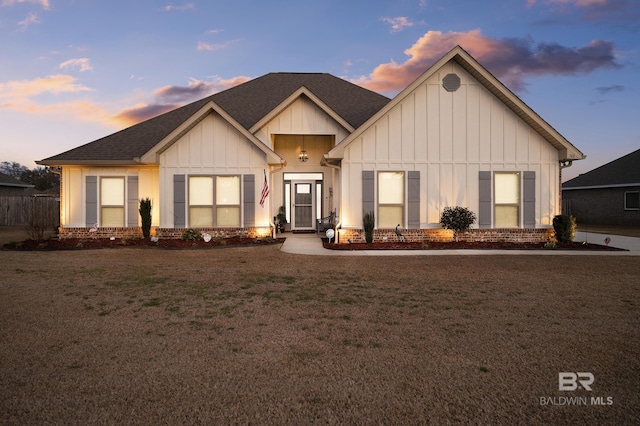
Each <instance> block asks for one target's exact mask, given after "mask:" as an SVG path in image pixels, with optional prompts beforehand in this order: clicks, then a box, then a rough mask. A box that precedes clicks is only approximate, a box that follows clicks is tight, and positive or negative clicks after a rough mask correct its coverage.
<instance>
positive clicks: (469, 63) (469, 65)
mask: <svg viewBox="0 0 640 426" xmlns="http://www.w3.org/2000/svg"><path fill="white" fill-rule="evenodd" d="M449 61H455V62H456V63H457V64H458V65H460V66H461V67H462V68H464V69H465V70H466V71H467V72H468V73H469V74H470V75H471V76H472V77H473V78H475V79H476V80H477V81H478V82H479V83H480V84H482V85H483V86H484V87H485V88H486V89H487V90H489V92H491V93H492V94H493V95H495V96H496V97H497V98H498V99H500V101H501V102H503V103H504V104H505V105H506V106H507V107H508V108H509V109H511V110H512V111H513V112H514V113H515V114H516V115H517V116H518V117H520V118H521V119H522V120H524V121H525V122H526V123H527V124H528V125H529V126H531V127H532V128H533V129H534V130H535V131H536V132H538V133H539V134H540V135H541V136H542V137H543V138H544V139H545V140H546V141H547V142H549V143H550V144H551V145H553V146H554V147H555V148H556V149H557V150H558V152H559V159H560V160H564V161H569V160H581V159H584V158H586V157H585V155H584V154H583V153H582V152H580V150H578V149H577V148H576V147H575V146H573V145H572V144H571V143H570V142H569V141H568V140H567V139H565V138H564V137H563V136H562V135H561V134H560V133H558V132H557V131H556V130H555V129H554V128H553V127H551V126H550V125H549V124H548V123H547V122H546V121H544V120H543V119H542V118H541V117H540V116H539V115H538V114H536V113H535V112H534V111H533V110H532V109H531V108H530V107H529V106H528V105H526V104H525V103H524V102H523V101H522V100H521V99H520V98H518V97H517V96H516V95H515V94H514V93H513V92H511V91H510V90H509V89H508V88H507V87H506V86H505V85H504V84H502V83H501V82H500V81H499V80H498V79H497V78H495V77H494V76H493V75H492V74H491V73H490V72H489V71H487V70H486V69H485V68H484V67H483V66H482V65H480V63H479V62H478V61H476V60H475V59H474V58H473V57H472V56H471V55H469V53H467V52H466V51H465V50H464V49H463V48H462V47H460V46H456V47H454V48H453V49H451V50H450V51H449V52H448V53H447V54H446V55H444V56H443V57H442V58H440V60H438V61H437V62H436V63H435V64H433V65H432V66H431V67H429V69H427V70H426V71H425V72H424V73H423V74H422V75H421V76H419V77H418V78H417V79H416V80H414V82H413V83H411V84H410V85H409V86H407V87H406V88H405V89H404V90H402V91H401V92H400V93H399V94H398V95H397V96H396V97H395V98H393V100H392V101H391V102H389V103H388V104H387V105H386V106H385V107H384V108H382V109H380V110H379V111H378V112H377V113H376V114H375V115H374V116H372V117H371V118H370V119H369V120H367V122H366V123H364V124H363V125H362V126H360V127H359V128H358V129H357V130H356V131H355V132H353V133H352V134H351V135H349V137H347V138H346V139H345V140H343V141H342V142H341V143H339V144H338V145H336V147H335V148H334V149H332V150H331V151H330V152H329V153H328V154H327V159H340V158H342V156H343V155H344V148H346V147H347V146H348V145H349V144H350V143H351V142H353V141H354V140H355V139H356V138H358V137H359V136H360V135H361V134H362V133H363V132H364V131H365V130H366V129H368V128H369V127H370V126H372V125H373V124H374V123H376V121H378V120H379V119H380V118H381V117H383V116H384V115H385V114H388V113H389V112H390V111H391V110H392V109H393V108H394V107H395V106H396V105H398V104H399V103H400V102H402V101H403V100H404V99H405V98H406V97H407V96H409V95H410V94H411V93H412V92H414V91H415V90H416V89H417V88H418V87H419V86H420V85H422V84H424V83H425V82H426V81H427V80H428V79H429V78H430V77H431V76H433V75H434V74H435V73H436V72H438V70H440V69H441V68H442V67H443V66H444V65H445V64H447V63H448V62H449Z"/></svg>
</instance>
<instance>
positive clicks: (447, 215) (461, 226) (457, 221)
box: [440, 207, 476, 241]
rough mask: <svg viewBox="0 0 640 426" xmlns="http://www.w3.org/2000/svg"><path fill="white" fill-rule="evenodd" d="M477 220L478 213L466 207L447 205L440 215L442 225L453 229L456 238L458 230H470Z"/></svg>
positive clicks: (456, 238)
mask: <svg viewBox="0 0 640 426" xmlns="http://www.w3.org/2000/svg"><path fill="white" fill-rule="evenodd" d="M475 221H476V214H475V213H474V212H472V211H471V210H469V209H468V208H466V207H445V208H444V210H443V211H442V215H441V216H440V225H442V227H443V228H445V229H451V230H452V231H453V236H454V238H455V240H456V241H457V240H458V232H461V231H466V230H468V229H469V228H470V227H471V225H473V224H474V223H475Z"/></svg>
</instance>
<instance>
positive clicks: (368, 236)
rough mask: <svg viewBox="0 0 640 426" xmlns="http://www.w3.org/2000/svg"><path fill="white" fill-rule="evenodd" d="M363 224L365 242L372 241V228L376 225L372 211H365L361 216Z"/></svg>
mask: <svg viewBox="0 0 640 426" xmlns="http://www.w3.org/2000/svg"><path fill="white" fill-rule="evenodd" d="M362 223H363V225H364V239H365V241H366V242H367V243H372V242H373V228H374V227H375V226H376V217H375V214H374V213H373V212H369V213H365V214H364V217H363V218H362Z"/></svg>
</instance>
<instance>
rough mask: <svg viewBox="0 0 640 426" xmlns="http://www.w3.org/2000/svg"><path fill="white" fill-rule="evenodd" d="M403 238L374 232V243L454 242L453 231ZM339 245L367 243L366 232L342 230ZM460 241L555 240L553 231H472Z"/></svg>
mask: <svg viewBox="0 0 640 426" xmlns="http://www.w3.org/2000/svg"><path fill="white" fill-rule="evenodd" d="M401 233H402V235H403V236H404V238H403V237H399V236H397V235H396V232H395V229H376V230H374V231H373V241H374V242H394V241H413V242H429V241H434V242H435V241H438V242H447V241H453V231H451V230H449V229H403V230H402V231H401ZM338 234H339V241H338V242H339V243H340V244H347V243H348V242H349V240H351V242H353V243H363V242H365V237H364V230H362V229H340V230H339V232H338ZM458 240H459V241H496V242H547V241H553V240H555V237H554V231H553V229H551V228H549V229H510V228H507V229H470V230H469V231H467V232H462V233H460V234H459V235H458Z"/></svg>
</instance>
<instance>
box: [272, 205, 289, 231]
mask: <svg viewBox="0 0 640 426" xmlns="http://www.w3.org/2000/svg"><path fill="white" fill-rule="evenodd" d="M274 223H275V225H276V230H277V232H280V233H282V232H284V229H285V225H286V224H287V209H286V208H285V206H280V208H279V209H278V214H277V216H276V217H275V220H274Z"/></svg>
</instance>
